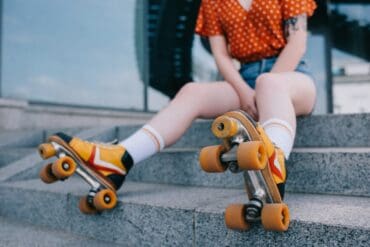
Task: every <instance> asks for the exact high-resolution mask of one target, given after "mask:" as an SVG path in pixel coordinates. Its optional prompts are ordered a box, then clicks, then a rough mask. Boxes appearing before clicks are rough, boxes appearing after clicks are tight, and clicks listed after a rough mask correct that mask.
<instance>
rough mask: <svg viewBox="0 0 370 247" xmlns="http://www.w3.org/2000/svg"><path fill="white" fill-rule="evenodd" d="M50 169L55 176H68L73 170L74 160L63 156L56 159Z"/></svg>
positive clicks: (62, 177)
mask: <svg viewBox="0 0 370 247" xmlns="http://www.w3.org/2000/svg"><path fill="white" fill-rule="evenodd" d="M51 169H52V171H53V174H54V175H55V176H56V177H57V178H59V179H64V178H68V177H70V176H72V174H73V173H74V172H75V170H76V162H75V161H74V160H73V159H72V158H71V157H68V156H64V157H62V158H60V159H58V160H56V161H55V162H54V163H53V165H52V166H51Z"/></svg>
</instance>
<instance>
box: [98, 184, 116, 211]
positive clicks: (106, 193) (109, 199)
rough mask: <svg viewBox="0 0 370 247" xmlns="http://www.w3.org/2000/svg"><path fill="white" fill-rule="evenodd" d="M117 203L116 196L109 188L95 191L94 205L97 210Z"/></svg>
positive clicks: (109, 207)
mask: <svg viewBox="0 0 370 247" xmlns="http://www.w3.org/2000/svg"><path fill="white" fill-rule="evenodd" d="M116 205H117V196H116V194H115V193H114V192H113V191H112V190H110V189H104V190H101V191H99V192H98V193H96V195H95V197H94V206H95V208H96V209H97V210H98V211H103V210H107V209H112V208H114V207H115V206H116Z"/></svg>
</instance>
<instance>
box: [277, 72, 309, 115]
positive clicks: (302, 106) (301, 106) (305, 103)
mask: <svg viewBox="0 0 370 247" xmlns="http://www.w3.org/2000/svg"><path fill="white" fill-rule="evenodd" d="M279 76H280V77H281V82H282V83H284V84H285V85H286V86H287V90H288V91H289V95H290V97H291V100H292V103H293V106H294V110H295V112H296V115H297V116H298V115H307V114H309V113H311V112H312V110H313V107H314V105H315V101H316V86H315V83H314V81H313V79H312V78H311V77H309V76H308V75H306V74H303V73H300V72H283V73H279Z"/></svg>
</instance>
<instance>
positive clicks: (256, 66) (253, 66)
mask: <svg viewBox="0 0 370 247" xmlns="http://www.w3.org/2000/svg"><path fill="white" fill-rule="evenodd" d="M276 60H277V57H272V58H266V59H262V60H259V61H256V62H250V63H244V64H242V65H241V67H240V69H239V73H240V75H241V76H242V77H243V79H244V80H245V81H246V82H247V83H248V85H249V86H250V87H251V88H253V89H254V88H255V86H256V79H257V77H258V76H259V75H261V74H262V73H267V72H270V71H271V69H272V66H274V64H275V62H276ZM295 71H297V72H301V73H303V74H306V75H308V76H310V77H311V78H312V79H313V80H314V77H313V75H312V73H311V70H310V68H309V66H308V64H307V62H306V61H305V59H302V60H301V61H300V62H299V64H298V66H297V68H296V70H295Z"/></svg>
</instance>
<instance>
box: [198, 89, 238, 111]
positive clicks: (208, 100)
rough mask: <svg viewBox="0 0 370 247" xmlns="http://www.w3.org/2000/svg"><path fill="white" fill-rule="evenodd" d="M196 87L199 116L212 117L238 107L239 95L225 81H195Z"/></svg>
mask: <svg viewBox="0 0 370 247" xmlns="http://www.w3.org/2000/svg"><path fill="white" fill-rule="evenodd" d="M197 87H198V90H199V92H200V97H199V104H200V105H199V106H200V107H199V114H198V115H199V117H201V118H214V117H217V116H219V115H221V114H223V113H225V112H227V111H231V110H237V109H239V108H240V103H239V96H238V94H237V93H236V92H235V90H234V88H233V87H232V86H231V85H230V84H229V83H227V82H212V83H197Z"/></svg>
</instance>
